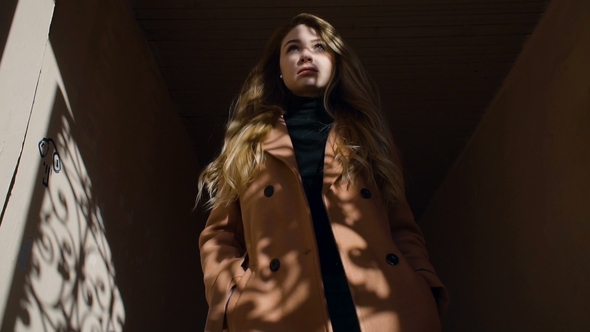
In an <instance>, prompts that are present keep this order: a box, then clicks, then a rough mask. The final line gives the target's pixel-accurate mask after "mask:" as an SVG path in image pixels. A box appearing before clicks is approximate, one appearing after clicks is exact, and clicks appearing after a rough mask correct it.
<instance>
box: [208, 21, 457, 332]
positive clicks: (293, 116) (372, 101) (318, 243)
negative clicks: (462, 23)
mask: <svg viewBox="0 0 590 332" xmlns="http://www.w3.org/2000/svg"><path fill="white" fill-rule="evenodd" d="M232 111H233V112H232V115H231V118H230V120H229V123H228V126H227V131H226V134H225V140H224V145H223V148H222V151H221V153H220V154H219V156H218V157H217V158H216V159H215V160H213V162H212V163H211V164H209V165H208V166H207V167H206V168H205V169H204V170H203V172H202V174H201V176H200V180H199V197H198V199H200V198H201V195H202V194H203V192H204V191H207V192H208V194H209V196H210V199H209V201H208V204H209V206H210V207H211V208H212V211H211V214H210V216H209V219H208V221H207V225H206V227H205V229H204V230H203V232H202V234H201V236H200V239H199V245H200V249H201V262H202V267H203V272H204V276H205V286H206V297H207V301H208V303H209V314H208V318H207V325H206V328H205V330H206V331H212V332H218V331H222V330H225V329H228V330H229V331H232V332H233V331H270V332H278V331H280V332H291V331H301V332H313V331H336V332H341V331H346V332H353V331H364V332H377V331H378V332H398V331H410V332H419V331H439V330H440V323H439V312H443V311H444V309H445V307H446V305H447V301H448V296H447V292H446V289H445V288H444V286H443V284H442V283H441V281H440V280H439V279H438V277H437V275H436V273H435V271H434V269H433V267H432V265H431V264H430V262H429V261H428V255H427V253H426V249H425V247H424V238H423V236H422V233H421V231H420V229H419V228H418V226H417V225H416V223H415V222H414V219H413V216H412V213H411V211H410V209H409V207H408V204H407V202H406V200H405V195H404V185H403V178H402V172H401V169H400V165H399V161H398V158H397V154H396V150H395V147H394V144H393V142H392V139H391V134H390V132H389V129H388V127H387V124H386V121H385V119H384V117H383V115H382V113H381V106H380V102H379V96H378V91H377V88H376V86H375V85H374V83H373V81H372V80H370V79H369V77H368V75H367V73H366V72H365V70H364V69H363V67H362V65H361V63H360V61H359V59H358V57H357V56H356V55H355V54H354V53H353V51H352V50H351V49H350V48H349V47H348V46H347V45H346V44H345V43H344V41H343V40H342V39H341V38H340V36H339V35H338V33H337V32H336V31H335V30H334V28H333V27H332V26H331V25H330V24H329V23H328V22H326V21H324V20H322V19H320V18H319V17H316V16H313V15H310V14H300V15H297V16H296V17H294V18H293V20H292V21H291V23H290V24H289V25H287V26H285V27H282V28H279V29H278V30H277V31H276V32H275V33H274V35H273V36H272V37H271V38H270V40H269V42H268V44H267V47H266V50H265V52H264V55H263V58H262V60H261V61H260V62H259V63H258V65H256V67H254V69H253V70H252V71H251V72H250V74H249V76H248V78H247V79H246V82H245V83H244V86H243V88H242V90H241V92H240V94H239V96H238V98H237V100H236V102H235V103H234V105H233V106H232ZM437 305H438V308H437Z"/></svg>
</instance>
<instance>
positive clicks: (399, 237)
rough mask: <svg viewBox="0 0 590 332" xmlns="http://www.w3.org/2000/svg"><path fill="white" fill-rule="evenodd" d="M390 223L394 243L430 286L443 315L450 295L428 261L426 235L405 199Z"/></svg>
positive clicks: (392, 213)
mask: <svg viewBox="0 0 590 332" xmlns="http://www.w3.org/2000/svg"><path fill="white" fill-rule="evenodd" d="M389 223H390V228H391V235H392V237H393V241H394V242H395V244H396V245H397V247H398V248H399V249H400V250H401V252H402V254H403V255H404V257H405V259H406V260H407V261H408V262H409V263H410V266H412V268H413V269H414V271H416V272H417V273H418V274H420V275H421V276H422V277H423V278H424V279H425V280H426V282H427V283H428V284H429V285H430V287H431V288H432V293H433V295H434V297H435V299H436V302H437V306H438V311H439V314H440V315H443V314H444V312H446V310H447V307H448V304H449V294H448V291H447V289H446V287H445V286H444V285H443V283H442V282H441V281H440V279H439V278H438V276H437V275H436V271H435V270H434V267H433V266H432V264H431V263H430V261H429V259H428V252H427V251H426V245H425V241H424V235H423V234H422V231H421V230H420V227H419V226H418V224H417V223H416V222H415V221H414V215H413V214H412V210H410V207H409V205H408V202H407V201H406V200H405V198H404V200H403V201H402V202H400V203H399V204H398V205H397V206H396V207H395V208H394V209H393V210H392V211H391V213H390V216H389Z"/></svg>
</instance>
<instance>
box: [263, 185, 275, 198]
mask: <svg viewBox="0 0 590 332" xmlns="http://www.w3.org/2000/svg"><path fill="white" fill-rule="evenodd" d="M274 193H275V188H273V186H266V188H264V196H266V197H270V196H272V194H274Z"/></svg>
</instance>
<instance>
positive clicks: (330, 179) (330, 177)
mask: <svg viewBox="0 0 590 332" xmlns="http://www.w3.org/2000/svg"><path fill="white" fill-rule="evenodd" d="M337 142H338V138H337V136H336V134H335V133H334V130H330V134H329V135H328V140H327V142H326V149H325V151H324V184H323V186H322V192H326V190H328V189H329V188H330V187H331V186H332V184H333V183H334V182H335V181H336V180H337V179H338V177H339V176H340V174H342V165H341V164H340V162H338V161H337V160H336V158H335V151H334V148H335V147H336V143H337ZM262 148H263V149H264V151H266V152H267V153H269V154H270V155H272V156H273V157H275V158H277V159H279V160H281V161H282V162H284V163H285V164H286V165H287V166H288V167H289V168H290V169H291V171H293V173H295V174H296V175H297V176H300V175H299V170H298V168H297V160H296V159H295V150H294V149H293V142H292V141H291V137H290V136H289V132H288V130H287V124H286V123H285V119H283V117H282V116H281V117H280V118H279V119H278V120H277V121H276V122H275V124H274V126H273V128H272V130H271V132H270V134H269V135H268V137H267V138H266V139H265V140H264V142H263V143H262Z"/></svg>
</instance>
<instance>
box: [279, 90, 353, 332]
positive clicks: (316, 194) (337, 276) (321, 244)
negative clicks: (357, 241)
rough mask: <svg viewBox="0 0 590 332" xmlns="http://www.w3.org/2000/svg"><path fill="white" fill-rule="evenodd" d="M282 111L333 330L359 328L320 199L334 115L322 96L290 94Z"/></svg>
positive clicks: (330, 228) (351, 331) (340, 331)
mask: <svg viewBox="0 0 590 332" xmlns="http://www.w3.org/2000/svg"><path fill="white" fill-rule="evenodd" d="M286 111H287V112H286V113H285V115H284V119H285V122H286V124H287V129H288V130H289V136H290V137H291V141H292V142H293V148H294V150H295V158H296V159H297V167H298V169H299V174H300V176H301V181H302V183H303V189H304V191H305V195H306V197H307V202H308V203H309V208H310V210H311V216H312V219H313V227H314V230H315V235H316V241H317V246H318V251H319V256H320V267H321V271H322V279H323V283H324V294H325V297H326V302H327V306H328V313H329V314H330V320H331V321H332V328H333V330H334V332H342V331H346V332H356V331H359V332H360V326H359V321H358V317H357V316H356V310H355V307H354V302H353V301H352V296H351V294H350V289H349V287H348V282H347V280H346V275H345V273H344V268H343V267H342V261H341V259H340V254H339V253H338V247H337V246H336V241H335V240H334V234H333V233H332V227H331V226H330V221H329V220H328V215H327V213H326V207H325V206H324V202H323V199H322V184H323V176H324V172H323V171H324V151H325V149H326V141H327V139H328V133H329V132H330V129H331V127H332V122H333V119H332V118H331V117H330V115H329V114H328V113H327V112H326V110H325V108H324V106H323V99H322V98H306V97H297V96H291V100H290V102H289V104H288V105H287V107H286Z"/></svg>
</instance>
